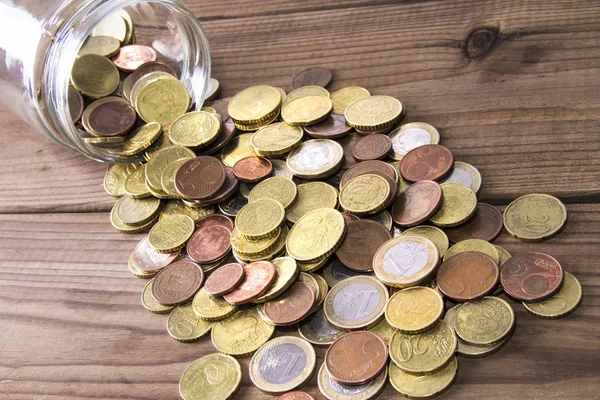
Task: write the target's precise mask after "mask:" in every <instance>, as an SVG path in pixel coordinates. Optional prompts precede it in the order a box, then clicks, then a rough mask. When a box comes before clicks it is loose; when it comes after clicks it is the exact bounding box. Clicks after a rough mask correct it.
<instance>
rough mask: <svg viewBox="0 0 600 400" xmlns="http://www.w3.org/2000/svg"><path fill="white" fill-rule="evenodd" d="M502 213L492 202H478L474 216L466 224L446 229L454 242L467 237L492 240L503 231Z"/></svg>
mask: <svg viewBox="0 0 600 400" xmlns="http://www.w3.org/2000/svg"><path fill="white" fill-rule="evenodd" d="M502 226H503V222H502V213H501V212H500V211H499V210H498V209H497V208H496V207H494V206H492V205H491V204H486V203H477V211H476V214H475V216H474V217H473V218H471V219H470V220H469V222H467V223H466V224H464V225H461V226H459V227H456V228H451V229H446V230H445V232H446V234H447V235H448V238H449V239H450V240H452V241H453V242H454V243H458V242H460V241H461V240H467V239H481V240H485V241H487V242H491V241H492V240H494V239H496V238H497V237H498V235H500V232H502Z"/></svg>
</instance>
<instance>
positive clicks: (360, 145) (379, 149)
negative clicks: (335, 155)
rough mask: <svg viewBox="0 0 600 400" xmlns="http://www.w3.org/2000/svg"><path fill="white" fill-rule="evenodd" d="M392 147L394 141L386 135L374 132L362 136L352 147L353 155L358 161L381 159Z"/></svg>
mask: <svg viewBox="0 0 600 400" xmlns="http://www.w3.org/2000/svg"><path fill="white" fill-rule="evenodd" d="M391 148H392V141H391V140H390V138H389V137H388V136H386V135H383V134H381V133H374V134H372V135H367V136H364V137H363V138H361V139H360V140H359V141H358V142H356V144H355V145H354V148H353V149H352V155H353V156H354V158H356V159H357V160H358V161H368V160H381V159H382V158H384V157H385V156H387V154H388V153H389V151H390V149H391Z"/></svg>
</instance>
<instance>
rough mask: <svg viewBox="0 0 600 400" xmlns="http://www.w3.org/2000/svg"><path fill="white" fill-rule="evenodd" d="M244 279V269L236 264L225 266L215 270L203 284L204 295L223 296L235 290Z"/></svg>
mask: <svg viewBox="0 0 600 400" xmlns="http://www.w3.org/2000/svg"><path fill="white" fill-rule="evenodd" d="M245 277H246V272H245V271H244V267H242V266H241V265H240V264H238V263H230V264H225V265H223V266H221V267H219V268H217V269H216V270H214V271H213V273H212V274H210V276H209V277H208V278H206V282H204V289H205V290H206V293H208V294H209V295H211V296H223V295H224V294H227V293H230V292H231V291H232V290H234V289H235V288H237V287H238V286H239V285H240V284H241V283H242V282H243V281H244V278H245Z"/></svg>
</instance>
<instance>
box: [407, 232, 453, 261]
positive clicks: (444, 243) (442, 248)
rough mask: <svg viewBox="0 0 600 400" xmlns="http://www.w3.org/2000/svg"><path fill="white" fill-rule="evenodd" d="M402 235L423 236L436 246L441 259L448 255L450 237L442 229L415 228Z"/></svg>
mask: <svg viewBox="0 0 600 400" xmlns="http://www.w3.org/2000/svg"><path fill="white" fill-rule="evenodd" d="M402 235H412V236H422V237H424V238H426V239H429V240H431V241H432V242H433V244H435V247H437V249H438V252H439V254H440V258H442V257H444V254H446V251H447V250H448V247H450V241H449V240H448V236H446V234H445V233H444V231H443V230H441V229H440V228H436V227H435V226H429V225H420V226H415V227H413V228H410V229H407V230H405V231H404V232H402Z"/></svg>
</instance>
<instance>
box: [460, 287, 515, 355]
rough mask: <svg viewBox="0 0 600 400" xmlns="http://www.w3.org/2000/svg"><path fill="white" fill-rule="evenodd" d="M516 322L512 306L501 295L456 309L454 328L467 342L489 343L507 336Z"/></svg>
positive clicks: (475, 343)
mask: <svg viewBox="0 0 600 400" xmlns="http://www.w3.org/2000/svg"><path fill="white" fill-rule="evenodd" d="M514 323H515V314H514V312H513V309H512V307H511V306H510V304H508V303H507V302H506V301H504V300H502V299H501V298H499V297H491V296H488V297H484V298H483V299H481V300H478V301H472V302H468V303H464V304H463V305H462V306H460V307H459V308H458V310H457V311H456V315H455V319H454V328H455V329H456V334H457V335H458V336H459V337H460V338H462V339H463V340H464V341H465V342H467V343H471V344H474V345H481V346H485V345H489V344H492V343H496V342H498V341H500V340H502V339H503V338H504V337H506V336H507V335H508V334H509V333H510V332H511V330H512V328H513V325H514Z"/></svg>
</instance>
